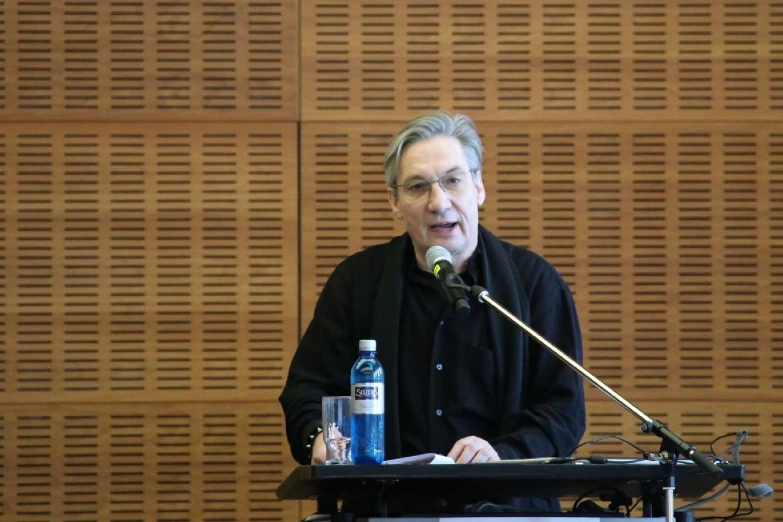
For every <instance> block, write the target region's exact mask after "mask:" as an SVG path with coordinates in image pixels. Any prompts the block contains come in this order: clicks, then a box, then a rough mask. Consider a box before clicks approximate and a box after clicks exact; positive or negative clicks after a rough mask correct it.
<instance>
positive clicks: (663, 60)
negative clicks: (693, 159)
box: [301, 0, 783, 122]
mask: <svg viewBox="0 0 783 522" xmlns="http://www.w3.org/2000/svg"><path fill="white" fill-rule="evenodd" d="M781 16H783V7H781V5H780V4H779V3H777V2H753V3H737V2H731V1H729V0H723V1H715V2H700V3H683V2H677V1H675V0H664V1H661V2H655V3H639V2H615V3H595V2H588V1H587V0H579V1H577V2H571V3H566V4H563V3H547V2H543V3H542V2H532V1H513V2H506V1H503V2H500V1H497V0H492V1H487V2H481V3H472V4H471V3H464V2H459V1H456V0H443V1H440V2H433V3H426V4H423V3H417V2H409V3H404V4H397V3H391V2H387V1H385V0H370V1H366V2H361V3H352V2H344V1H338V0H329V1H324V2H318V3H317V4H315V5H313V7H312V8H311V9H305V10H303V11H302V18H301V25H302V31H301V34H302V42H301V56H302V120H303V121H307V122H315V121H332V120H334V119H336V118H340V119H346V118H347V119H348V120H349V121H377V120H379V119H380V120H396V121H400V120H401V121H405V120H408V119H410V118H412V117H414V116H416V115H417V114H419V113H421V112H426V111H431V110H437V109H442V108H447V109H452V110H455V111H458V112H468V113H470V114H471V115H472V116H473V117H474V118H476V119H481V120H495V121H520V122H521V121H527V120H530V119H538V120H545V121H558V120H585V119H587V120H593V121H613V120H616V119H618V118H621V119H625V120H658V119H666V120H672V119H676V120H683V119H692V118H693V119H700V120H703V119H710V120H770V119H775V118H776V117H779V114H780V111H781V110H783V103H782V102H781V100H782V98H781V94H780V93H781V87H782V86H783V78H781V76H780V74H779V72H780V64H781V59H780V53H781V51H782V50H783V40H781V38H780V31H779V25H780V24H779V22H780V18H781Z"/></svg>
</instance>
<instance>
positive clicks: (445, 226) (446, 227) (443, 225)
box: [430, 222, 457, 230]
mask: <svg viewBox="0 0 783 522" xmlns="http://www.w3.org/2000/svg"><path fill="white" fill-rule="evenodd" d="M456 226H457V223H455V222H452V223H438V224H437V225H431V226H430V228H432V229H435V230H452V229H453V228H454V227H456Z"/></svg>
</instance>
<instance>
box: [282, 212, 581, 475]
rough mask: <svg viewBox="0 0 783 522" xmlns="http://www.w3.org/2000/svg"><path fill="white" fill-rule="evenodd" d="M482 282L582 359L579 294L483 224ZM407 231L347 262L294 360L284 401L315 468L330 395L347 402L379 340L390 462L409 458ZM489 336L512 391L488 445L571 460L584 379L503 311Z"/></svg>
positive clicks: (292, 436) (290, 427)
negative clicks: (402, 395)
mask: <svg viewBox="0 0 783 522" xmlns="http://www.w3.org/2000/svg"><path fill="white" fill-rule="evenodd" d="M479 241H480V243H481V248H480V249H479V252H480V254H479V255H482V256H484V259H483V260H482V263H480V266H482V267H483V269H482V271H483V273H481V274H479V281H478V284H480V285H482V286H484V287H485V288H486V289H487V290H488V291H489V294H490V295H491V296H492V297H493V298H494V299H495V300H496V301H498V302H499V303H501V304H502V305H503V306H505V307H506V308H508V309H509V311H511V312H512V313H513V314H514V315H515V316H517V317H518V318H520V319H521V320H522V321H523V322H525V323H526V324H528V325H529V326H531V327H532V328H533V329H534V330H535V331H537V332H538V333H539V334H541V335H542V336H544V337H545V338H546V339H547V340H549V341H550V342H551V343H552V344H554V345H555V346H557V347H558V348H560V349H561V350H563V351H564V352H565V353H567V354H568V355H569V356H570V357H572V358H573V359H575V360H577V361H579V362H581V360H582V342H581V334H580V330H579V324H578V320H577V314H576V308H575V306H574V302H573V299H572V297H571V293H570V291H569V289H568V286H567V285H566V283H565V282H564V281H563V279H562V278H561V277H560V276H559V275H558V274H557V272H556V270H555V269H554V268H553V267H552V266H551V265H550V264H549V263H548V262H546V261H545V260H544V259H543V258H541V257H540V256H538V255H537V254H535V253H533V252H531V251H529V250H527V249H524V248H521V247H517V246H514V245H512V244H510V243H507V242H504V241H501V240H500V239H498V238H497V237H495V236H494V235H493V234H491V233H490V232H489V231H487V230H486V229H485V228H483V227H479ZM410 251H411V242H410V239H409V237H408V236H407V234H404V235H402V236H399V237H396V238H394V239H392V240H391V241H390V242H388V243H385V244H382V245H377V246H373V247H370V248H368V249H366V250H364V251H362V252H359V253H357V254H354V255H352V256H350V257H348V258H347V259H345V260H344V261H343V262H342V263H340V264H339V265H338V266H337V268H336V269H335V270H334V272H333V273H332V275H331V276H330V277H329V280H328V281H327V283H326V285H325V286H324V288H323V291H322V293H321V296H320V298H319V300H318V303H317V304H316V308H315V313H314V316H313V320H312V321H311V323H310V325H309V326H308V328H307V330H306V332H305V334H304V336H303V337H302V340H301V342H300V344H299V347H298V349H297V351H296V353H295V355H294V358H293V360H292V362H291V367H290V370H289V374H288V380H287V382H286V385H285V388H284V389H283V392H282V394H281V395H280V402H281V404H282V406H283V410H284V412H285V417H286V433H287V436H288V442H289V444H290V446H291V452H292V454H293V456H294V458H295V459H296V460H297V461H298V462H300V463H303V464H307V463H309V462H307V458H306V450H305V447H304V446H305V444H307V442H308V440H307V437H308V434H309V433H310V432H311V431H312V430H313V429H314V428H315V427H316V426H318V425H319V424H320V419H321V397H322V396H325V395H348V394H349V389H350V386H349V373H350V368H351V366H352V364H353V362H354V361H355V359H356V354H357V347H358V345H359V340H360V339H375V340H377V343H378V358H379V360H380V361H381V363H382V364H383V367H384V370H385V372H386V381H385V382H386V405H385V406H386V421H385V426H386V458H387V459H392V458H396V457H399V456H402V455H400V423H399V410H398V407H397V384H398V355H397V344H398V343H397V335H398V332H399V321H400V308H401V303H402V297H403V290H404V287H405V273H404V266H405V256H406V255H411V254H410ZM487 323H488V331H489V335H490V337H491V339H490V342H491V343H492V346H493V353H494V356H495V357H496V361H495V368H497V369H498V373H497V380H498V383H497V385H498V386H499V387H500V389H501V390H503V393H502V394H501V395H502V397H503V398H502V404H500V405H499V411H501V412H502V418H501V419H499V422H498V425H499V430H498V433H497V436H496V437H494V438H492V439H491V440H489V443H490V444H491V445H492V446H493V448H494V449H495V450H496V451H497V452H498V455H500V457H501V458H502V459H512V458H529V457H547V456H565V455H566V454H567V453H568V452H570V451H571V450H572V449H573V448H574V446H576V444H577V443H578V442H579V440H580V438H581V436H582V434H583V433H584V428H585V406H584V394H583V388H582V382H581V378H580V377H579V376H578V375H577V374H576V373H575V372H573V371H572V370H571V369H570V368H568V367H567V366H566V365H565V364H563V363H562V362H560V361H559V360H557V359H556V358H555V357H554V356H553V355H551V354H550V353H549V352H548V351H547V350H546V349H545V348H543V347H541V346H538V345H537V344H536V342H535V341H534V340H533V339H531V338H530V337H529V336H528V335H527V334H524V333H522V332H520V331H519V330H518V329H517V328H516V327H515V326H514V325H512V324H511V323H509V322H508V321H507V320H506V319H504V318H503V317H501V316H500V315H499V314H498V313H496V312H495V311H494V310H490V311H488V316H487Z"/></svg>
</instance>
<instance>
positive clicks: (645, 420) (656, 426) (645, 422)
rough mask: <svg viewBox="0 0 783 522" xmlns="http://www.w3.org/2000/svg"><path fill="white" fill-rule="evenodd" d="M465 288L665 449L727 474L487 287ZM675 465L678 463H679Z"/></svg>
mask: <svg viewBox="0 0 783 522" xmlns="http://www.w3.org/2000/svg"><path fill="white" fill-rule="evenodd" d="M463 286H464V288H465V289H467V290H470V292H471V293H472V294H473V295H475V296H476V297H477V298H478V300H479V302H480V303H486V304H488V305H490V306H491V307H492V308H494V309H495V310H497V311H498V312H499V313H500V314H501V315H503V316H504V317H505V318H506V319H508V320H509V321H511V322H512V323H514V324H515V325H516V326H517V327H518V328H519V329H520V330H522V331H524V332H525V333H527V334H528V335H529V336H530V337H532V338H533V339H535V340H536V341H538V343H539V344H541V345H542V346H544V347H545V348H546V349H547V350H549V351H550V352H552V354H553V355H554V356H555V357H557V358H558V359H560V360H561V361H563V362H564V363H565V364H566V365H568V366H569V367H570V368H571V369H572V370H574V371H575V372H577V373H578V374H579V375H581V376H582V377H584V378H585V379H587V380H588V381H590V383H591V384H592V385H593V386H595V387H596V388H598V389H599V390H601V391H602V392H604V393H605V394H606V395H608V396H609V398H610V399H612V400H613V401H614V402H616V403H617V404H619V405H620V406H622V407H623V408H625V409H626V410H627V411H628V412H630V413H631V414H633V415H634V416H635V417H636V418H638V419H639V420H641V421H642V431H643V432H645V433H648V432H652V433H655V434H656V435H658V436H659V437H660V438H661V439H662V440H663V443H664V444H663V446H666V447H672V448H674V449H675V450H676V451H678V452H679V453H680V454H682V456H683V457H686V458H689V459H691V460H693V462H694V463H696V464H697V465H698V466H700V467H701V468H702V469H704V470H706V471H707V472H709V473H711V474H714V475H716V476H720V475H722V474H723V471H722V470H721V469H720V468H719V467H718V466H717V465H715V463H714V462H711V461H710V460H709V459H707V458H706V457H705V456H704V455H703V454H702V453H701V452H700V451H699V450H697V449H696V448H695V447H693V446H691V445H690V444H688V443H686V442H685V441H684V440H682V439H681V438H679V437H678V436H677V435H675V434H674V432H672V431H671V430H669V429H668V428H667V427H666V426H665V425H664V424H662V423H660V422H658V421H656V420H654V419H652V418H650V417H649V416H648V415H646V414H645V413H644V412H643V411H642V410H640V409H639V408H637V407H636V406H634V405H633V404H631V403H630V402H629V401H627V400H626V399H625V398H624V397H622V396H621V395H620V394H618V393H617V392H615V391H614V390H613V389H611V388H610V387H609V386H607V385H606V384H604V383H603V382H602V381H601V380H600V379H599V378H598V377H596V376H595V375H593V374H592V373H590V372H589V371H587V370H586V369H585V368H584V367H583V366H582V365H581V364H579V363H578V362H576V361H574V360H573V359H571V358H570V357H569V356H568V355H566V354H565V353H564V352H563V351H562V350H560V349H559V348H558V347H557V346H555V345H553V344H552V343H550V342H549V341H547V340H546V339H544V338H543V337H542V336H541V335H539V334H538V332H536V331H535V330H533V329H532V328H530V327H529V326H528V325H526V324H525V323H523V322H522V321H520V320H519V319H518V318H517V317H515V316H514V314H512V313H511V312H509V311H508V310H506V309H505V308H504V307H503V306H502V305H501V304H500V303H498V302H497V301H495V300H494V299H492V297H490V295H489V292H488V291H487V289H486V288H483V287H481V286H478V285H474V286H472V287H468V286H467V285H464V284H463ZM674 462H675V463H676V460H675V461H674ZM672 487H673V485H672ZM672 494H673V491H672Z"/></svg>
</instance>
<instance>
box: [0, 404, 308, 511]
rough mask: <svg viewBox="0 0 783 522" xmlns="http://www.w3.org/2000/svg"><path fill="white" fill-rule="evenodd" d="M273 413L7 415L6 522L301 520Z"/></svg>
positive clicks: (1, 448)
mask: <svg viewBox="0 0 783 522" xmlns="http://www.w3.org/2000/svg"><path fill="white" fill-rule="evenodd" d="M267 409H268V408H266V405H253V406H250V405H238V404H232V405H231V406H230V407H226V405H222V404H219V403H212V404H206V403H192V404H188V405H155V404H135V405H123V406H120V405H116V404H113V405H85V406H67V407H66V406H61V407H52V406H19V407H13V406H4V407H3V408H2V413H0V418H1V419H2V428H3V429H2V439H0V440H1V441H2V445H0V453H1V454H0V462H2V466H3V467H2V471H3V472H2V474H0V491H2V496H0V502H1V503H2V504H0V516H2V519H3V520H8V521H11V520H15V521H34V520H35V521H37V520H73V521H81V520H84V521H87V520H98V519H100V520H112V521H131V520H150V521H152V520H154V521H174V520H211V521H217V520H248V521H279V522H282V521H284V520H286V521H287V520H294V519H295V518H296V516H297V514H296V512H295V511H296V504H293V503H280V502H279V501H277V499H276V497H275V493H274V492H275V489H276V488H277V485H278V484H279V483H280V481H281V480H282V479H283V478H285V475H284V474H283V473H282V471H281V470H282V469H283V468H284V467H288V466H289V463H290V461H289V458H288V446H287V444H285V435H284V423H283V419H282V416H281V414H279V413H270V412H269V411H267Z"/></svg>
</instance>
